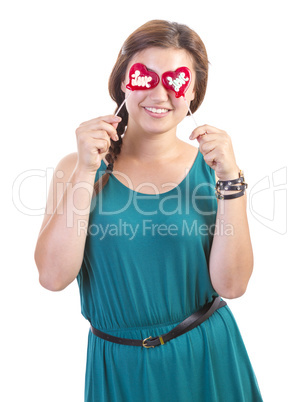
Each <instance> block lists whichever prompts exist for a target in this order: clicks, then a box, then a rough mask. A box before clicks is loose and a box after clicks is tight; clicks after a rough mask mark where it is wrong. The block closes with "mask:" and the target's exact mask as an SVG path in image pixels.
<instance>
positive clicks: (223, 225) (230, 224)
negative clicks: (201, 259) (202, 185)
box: [209, 195, 253, 298]
mask: <svg viewBox="0 0 298 402" xmlns="http://www.w3.org/2000/svg"><path fill="white" fill-rule="evenodd" d="M246 203H247V197H246V195H244V196H242V197H239V198H235V199H231V200H219V201H218V211H217V217H216V228H215V234H214V239H213V244H212V248H211V254H210V261H209V269H210V277H211V282H212V284H213V287H214V289H215V290H216V291H217V292H218V293H219V294H220V295H221V296H223V297H227V298H236V297H240V296H241V295H242V294H243V293H244V292H245V290H246V287H247V284H248V281H249V278H250V276H251V274H252V269H253V252H252V246H251V240H250V234H249V227H248V220H247V213H246Z"/></svg>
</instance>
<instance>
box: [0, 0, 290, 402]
mask: <svg viewBox="0 0 298 402" xmlns="http://www.w3.org/2000/svg"><path fill="white" fill-rule="evenodd" d="M155 18H158V19H168V20H172V21H178V22H181V23H185V24H187V25H189V26H190V27H191V28H193V29H195V30H196V31H197V32H198V34H199V35H200V36H201V38H202V40H203V41H204V43H205V45H206V48H207V52H208V56H209V60H210V62H211V66H210V75H209V83H208V88H207V95H206V98H205V100H204V103H203V105H202V106H201V108H200V109H199V111H198V112H197V113H196V120H197V121H198V122H199V124H205V123H206V124H210V125H213V126H215V127H218V128H221V129H224V130H226V131H227V132H228V133H229V134H230V135H231V137H232V140H233V144H234V149H235V153H236V157H237V162H238V165H239V166H240V167H241V168H243V169H244V170H245V173H246V179H247V181H248V183H249V189H248V196H249V197H248V198H249V203H248V216H249V221H250V227H251V236H252V241H253V246H254V254H255V270H254V274H253V277H252V279H251V282H250V285H249V287H248V290H247V293H246V294H245V295H244V296H243V297H242V298H240V299H236V300H233V301H230V302H229V305H230V307H231V309H232V311H233V312H234V314H235V316H236V319H237V322H238V325H239V327H240V330H241V332H242V335H243V338H244V341H245V344H246V347H247V350H248V353H249V355H250V358H251V361H252V364H253V367H254V370H255V373H256V375H257V378H258V381H259V385H260V388H261V391H262V394H263V397H264V401H266V402H277V401H278V402H280V401H287V402H288V401H298V391H297V386H296V384H297V370H296V360H297V357H298V356H297V347H296V343H297V325H296V317H297V313H296V311H297V309H296V305H295V301H296V297H295V292H296V281H297V268H298V267H297V258H295V257H296V256H295V245H296V244H294V241H295V240H296V238H297V235H296V233H294V223H295V221H296V214H295V210H294V203H295V202H296V200H297V192H296V193H294V191H295V190H294V191H293V188H294V187H295V186H296V185H295V179H296V177H294V172H295V168H296V166H297V152H295V149H296V147H297V145H296V144H297V143H295V137H297V134H298V131H297V124H296V121H297V119H295V114H297V89H298V88H297V71H298V65H297V33H298V32H297V28H296V27H297V18H296V6H295V2H294V1H292V2H291V1H289V0H284V1H282V2H281V1H278V2H277V1H274V0H271V1H262V0H259V1H256V0H251V1H250V2H243V1H236V0H234V1H232V0H230V1H229V0H225V1H221V0H216V1H215V0H213V1H201V0H196V1H187V2H181V3H179V2H167V1H164V2H162V1H156V0H152V1H150V2H143V3H142V2H141V1H135V0H134V1H126V2H125V1H122V2H112V1H105V2H103V1H99V0H97V1H95V0H84V1H82V0H81V1H78V0H59V1H58V0H51V1H47V2H45V1H41V0H39V1H37V0H27V1H20V0H16V1H13V0H11V1H9V2H6V5H5V6H3V5H2V6H1V10H0V35H1V60H2V61H1V65H0V68H1V75H0V80H1V82H0V84H1V87H0V91H1V94H0V97H1V126H0V127H1V147H0V149H1V158H0V159H1V178H2V182H4V186H2V189H4V191H3V190H2V191H3V192H2V196H1V234H2V240H1V246H2V247H1V248H2V252H1V256H2V262H1V282H0V287H1V292H0V297H1V332H0V337H1V343H0V348H1V350H0V365H1V373H2V375H1V386H0V400H1V401H5V402H10V401H32V402H35V401H43V402H47V401H55V402H62V401H73V402H80V401H83V389H84V375H85V359H86V348H87V333H88V323H87V322H86V321H85V320H84V318H83V317H82V316H81V315H80V303H79V293H78V288H77V284H76V283H75V282H74V283H73V284H72V285H70V286H69V287H68V288H67V289H66V290H64V291H63V292H60V293H51V292H49V291H46V290H45V289H43V288H42V287H41V286H40V285H39V283H38V275H37V269H36V267H35V263H34V258H33V254H34V248H35V243H36V239H37V235H38V231H39V228H40V225H41V221H42V215H41V212H40V211H38V210H42V208H43V207H44V205H45V200H46V191H47V188H48V185H49V178H50V177H51V173H52V171H51V169H52V168H54V167H55V166H56V164H57V162H58V161H59V160H60V159H61V158H62V157H63V156H64V155H66V154H68V153H70V152H73V151H75V150H76V141H75V134H74V133H75V129H76V128H77V126H78V125H79V124H80V123H81V122H83V121H86V120H89V119H91V118H94V117H97V116H99V115H104V114H110V113H112V112H113V111H114V108H115V105H114V104H113V102H112V101H111V100H110V99H109V95H108V91H107V81H108V76H109V73H110V71H111V68H112V66H113V64H114V62H115V59H116V56H117V54H118V51H119V49H120V47H121V45H122V43H123V41H124V39H125V38H126V37H127V36H128V34H130V33H131V32H132V31H133V30H134V29H135V28H137V27H138V26H139V25H141V24H143V23H144V22H146V21H148V20H150V19H155ZM193 128H194V126H193V122H192V120H191V119H190V118H188V119H186V120H185V121H184V122H183V123H182V124H181V127H179V137H180V138H182V139H184V140H185V141H188V142H190V141H189V140H188V137H189V135H190V132H191V131H192V130H193ZM28 171H29V172H28ZM46 171H47V172H48V174H47V176H46V174H45V173H46ZM26 172H27V173H26ZM274 172H277V173H274ZM273 179H274V182H273ZM266 188H267V189H266ZM13 190H14V191H13ZM295 197H296V198H295ZM2 203H3V204H2ZM136 377H137V373H136Z"/></svg>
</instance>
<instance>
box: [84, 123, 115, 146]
mask: <svg viewBox="0 0 298 402" xmlns="http://www.w3.org/2000/svg"><path fill="white" fill-rule="evenodd" d="M87 133H88V134H89V135H91V136H93V137H94V138H98V134H99V133H101V134H100V135H102V134H103V133H106V134H107V135H109V137H111V138H112V139H113V140H114V141H118V139H119V138H118V135H117V130H116V128H115V127H113V126H112V125H111V124H108V123H106V122H104V121H101V122H100V123H98V124H94V125H91V126H85V127H79V128H78V129H77V134H83V135H85V134H87Z"/></svg>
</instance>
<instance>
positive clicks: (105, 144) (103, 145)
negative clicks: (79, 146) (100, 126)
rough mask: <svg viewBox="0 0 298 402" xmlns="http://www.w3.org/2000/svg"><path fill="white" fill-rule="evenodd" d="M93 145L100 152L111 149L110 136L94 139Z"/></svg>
mask: <svg viewBox="0 0 298 402" xmlns="http://www.w3.org/2000/svg"><path fill="white" fill-rule="evenodd" d="M91 145H92V146H93V148H94V149H95V150H97V152H99V153H100V154H102V153H105V152H107V151H108V150H109V148H110V146H111V141H110V137H108V138H107V139H97V140H95V139H92V141H91Z"/></svg>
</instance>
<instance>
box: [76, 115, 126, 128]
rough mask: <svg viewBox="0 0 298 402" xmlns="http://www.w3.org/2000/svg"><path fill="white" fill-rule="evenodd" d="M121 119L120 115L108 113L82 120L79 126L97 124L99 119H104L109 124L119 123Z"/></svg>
mask: <svg viewBox="0 0 298 402" xmlns="http://www.w3.org/2000/svg"><path fill="white" fill-rule="evenodd" d="M121 120H122V119H121V117H119V116H114V115H113V114H110V115H107V116H101V117H96V118H95V119H91V120H88V121H84V122H83V123H81V124H80V126H82V127H83V126H86V125H89V124H98V123H100V122H101V121H105V122H106V123H109V124H113V123H120V121H121Z"/></svg>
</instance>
